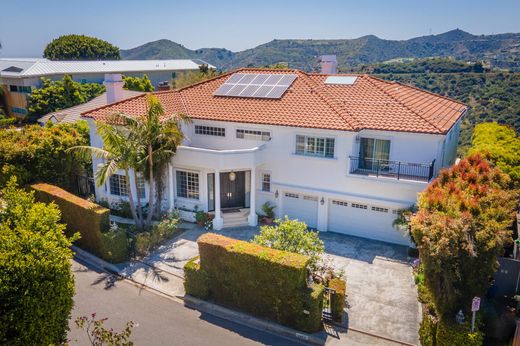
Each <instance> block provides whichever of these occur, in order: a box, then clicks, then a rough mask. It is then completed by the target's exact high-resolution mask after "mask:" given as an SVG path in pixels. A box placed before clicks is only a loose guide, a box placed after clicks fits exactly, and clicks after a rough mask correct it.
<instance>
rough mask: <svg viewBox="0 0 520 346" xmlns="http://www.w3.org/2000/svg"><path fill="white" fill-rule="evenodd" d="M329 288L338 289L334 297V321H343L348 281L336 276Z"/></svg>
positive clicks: (330, 282)
mask: <svg viewBox="0 0 520 346" xmlns="http://www.w3.org/2000/svg"><path fill="white" fill-rule="evenodd" d="M329 288H332V289H333V290H335V291H336V294H335V295H334V297H333V298H332V318H333V319H334V321H337V322H341V319H342V318H343V310H344V309H345V297H346V291H347V283H346V282H345V281H344V280H341V279H339V278H334V279H331V280H330V281H329Z"/></svg>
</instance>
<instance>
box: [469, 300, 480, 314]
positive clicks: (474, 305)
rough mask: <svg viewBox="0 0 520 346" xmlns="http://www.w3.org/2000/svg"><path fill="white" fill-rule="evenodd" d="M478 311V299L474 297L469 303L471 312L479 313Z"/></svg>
mask: <svg viewBox="0 0 520 346" xmlns="http://www.w3.org/2000/svg"><path fill="white" fill-rule="evenodd" d="M479 310H480V298H479V297H474V298H473V300H472V301H471V311H473V312H474V311H479Z"/></svg>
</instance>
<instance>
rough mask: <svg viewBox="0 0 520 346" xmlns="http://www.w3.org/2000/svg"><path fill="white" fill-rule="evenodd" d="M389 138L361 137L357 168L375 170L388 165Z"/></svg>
mask: <svg viewBox="0 0 520 346" xmlns="http://www.w3.org/2000/svg"><path fill="white" fill-rule="evenodd" d="M389 159H390V140H388V139H379V138H368V137H362V138H361V140H360V145H359V168H361V169H367V170H375V169H378V168H380V167H381V165H383V167H385V166H386V167H388V166H387V164H388V160H389Z"/></svg>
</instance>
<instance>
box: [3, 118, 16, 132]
mask: <svg viewBox="0 0 520 346" xmlns="http://www.w3.org/2000/svg"><path fill="white" fill-rule="evenodd" d="M16 121H17V119H16V118H7V117H5V116H3V115H0V129H1V128H4V127H9V126H12V125H14V124H15V123H16Z"/></svg>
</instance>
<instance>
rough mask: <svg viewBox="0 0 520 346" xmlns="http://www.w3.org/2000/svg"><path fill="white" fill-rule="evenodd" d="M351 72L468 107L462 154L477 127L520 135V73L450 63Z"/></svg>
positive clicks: (383, 66) (440, 61)
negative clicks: (494, 126) (493, 126)
mask: <svg viewBox="0 0 520 346" xmlns="http://www.w3.org/2000/svg"><path fill="white" fill-rule="evenodd" d="M351 70H357V71H356V72H367V73H372V74H373V75H374V76H376V77H379V78H383V79H387V80H393V81H398V82H402V83H405V84H411V85H415V86H417V87H419V88H422V89H425V90H429V91H432V92H434V93H438V94H441V95H445V96H448V97H452V98H454V99H457V100H459V101H462V102H464V103H466V104H467V105H468V106H469V112H468V114H467V115H466V117H465V118H464V121H463V126H462V132H461V139H460V144H461V150H464V149H465V148H466V147H467V146H469V144H470V141H471V135H472V133H473V128H474V127H475V124H478V123H482V122H487V121H496V122H498V123H500V124H507V125H509V126H512V127H513V128H515V130H516V131H517V132H520V72H502V71H489V70H483V69H482V67H481V66H479V64H468V63H464V62H460V61H455V60H451V59H421V60H414V61H409V62H404V63H390V64H373V65H369V66H363V67H359V68H357V69H351ZM432 71H434V72H432ZM476 71H477V72H476Z"/></svg>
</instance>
